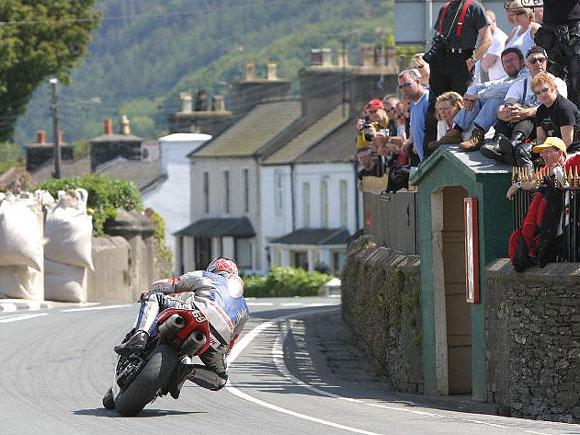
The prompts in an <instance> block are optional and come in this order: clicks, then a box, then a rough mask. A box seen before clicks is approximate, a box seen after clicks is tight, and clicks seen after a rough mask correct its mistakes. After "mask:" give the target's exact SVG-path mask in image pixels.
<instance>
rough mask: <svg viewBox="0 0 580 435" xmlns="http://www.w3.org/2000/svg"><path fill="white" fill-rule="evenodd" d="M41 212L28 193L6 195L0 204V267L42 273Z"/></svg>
mask: <svg viewBox="0 0 580 435" xmlns="http://www.w3.org/2000/svg"><path fill="white" fill-rule="evenodd" d="M42 221H43V215H42V209H41V206H40V204H39V202H38V200H37V199H36V198H35V197H34V196H33V195H32V194H21V195H19V196H14V195H6V196H5V197H4V198H3V199H2V200H1V202H0V266H29V267H32V268H34V269H36V270H38V271H42V265H43V261H44V259H43V246H42V245H43V235H42V233H43V231H42Z"/></svg>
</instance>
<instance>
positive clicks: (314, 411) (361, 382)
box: [0, 298, 580, 435]
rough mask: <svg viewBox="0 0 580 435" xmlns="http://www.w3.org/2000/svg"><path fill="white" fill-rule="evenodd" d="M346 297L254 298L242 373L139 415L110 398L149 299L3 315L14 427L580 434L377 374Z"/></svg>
mask: <svg viewBox="0 0 580 435" xmlns="http://www.w3.org/2000/svg"><path fill="white" fill-rule="evenodd" d="M339 303H340V301H339V300H338V299H333V298H293V299H278V300H274V299H270V300H262V299H259V300H251V301H249V305H250V309H251V311H252V318H251V320H250V321H249V323H248V325H247V327H246V333H245V334H244V335H243V336H242V338H241V339H240V341H239V342H238V344H237V345H236V347H235V348H234V351H233V352H232V354H231V356H230V357H231V370H230V381H231V382H230V383H229V384H228V386H227V387H226V388H225V389H224V390H222V391H219V392H210V391H207V390H204V389H202V388H200V387H197V386H196V385H194V384H191V383H188V384H186V385H185V386H184V388H183V390H182V394H181V397H180V399H179V400H173V399H171V398H170V397H164V398H160V399H158V400H156V401H155V402H154V403H152V404H150V405H148V406H147V407H146V408H145V410H144V411H143V412H142V413H141V414H140V415H139V416H138V417H134V418H124V417H120V416H118V415H117V414H116V413H115V412H113V411H108V410H105V409H103V408H102V405H101V398H102V395H103V394H104V392H105V391H106V390H107V388H108V386H109V384H110V381H111V378H112V372H113V366H114V364H115V355H114V353H113V352H112V347H113V345H114V344H116V343H118V342H119V341H120V340H121V338H122V337H123V336H124V334H125V332H126V330H127V329H128V328H129V327H130V325H131V323H132V321H133V318H134V315H135V314H136V312H137V309H138V306H137V305H136V304H132V305H111V306H108V305H97V306H88V307H78V306H61V307H58V308H53V309H50V310H41V311H36V312H26V313H9V314H4V315H0V343H1V351H0V367H1V370H0V433H2V434H13V433H14V434H15V433H19V434H21V433H24V434H29V433H32V434H53V433H63V434H84V433H87V434H89V433H90V434H95V433H100V434H116V433H182V432H184V431H187V433H199V434H215V433H219V434H288V433H292V434H297V433H307V434H313V433H317V434H318V433H324V434H345V433H361V434H468V433H469V434H473V435H475V434H519V433H521V434H570V433H577V434H580V428H579V427H578V426H575V425H567V424H562V423H550V422H537V421H530V420H522V419H513V418H506V417H499V416H493V415H484V414H473V413H470V412H468V409H467V408H466V409H463V410H462V409H461V407H455V408H456V409H455V410H451V409H449V408H447V409H445V407H442V406H440V402H437V401H436V400H432V399H431V400H430V399H428V398H421V397H417V396H412V397H411V396H403V395H399V394H395V393H392V392H390V391H389V389H388V386H387V385H385V384H383V383H381V382H379V381H377V380H376V379H373V377H372V375H371V374H370V372H369V370H368V369H367V368H366V365H365V364H364V359H361V357H360V356H359V355H358V352H357V350H356V348H355V347H353V346H352V343H351V342H350V341H349V339H348V337H347V336H348V333H347V332H346V331H347V330H346V329H345V327H344V325H342V323H341V321H340V313H339V309H340V307H339Z"/></svg>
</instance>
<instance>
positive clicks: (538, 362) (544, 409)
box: [486, 258, 580, 422]
mask: <svg viewBox="0 0 580 435" xmlns="http://www.w3.org/2000/svg"><path fill="white" fill-rule="evenodd" d="M486 298H487V307H486V346H487V349H486V360H487V361H486V363H487V364H486V366H487V383H488V400H489V401H491V402H494V403H495V404H496V406H497V409H498V412H499V413H500V414H503V415H509V416H513V417H526V418H534V419H543V420H553V421H565V422H579V421H580V264H578V263H554V264H549V265H547V266H546V267H545V268H543V269H538V268H533V269H531V270H529V271H526V272H525V273H521V274H518V273H516V272H514V270H513V267H512V266H511V264H510V262H509V260H508V259H506V258H503V259H499V260H497V261H496V262H495V263H493V264H492V265H490V266H489V267H488V269H487V285H486Z"/></svg>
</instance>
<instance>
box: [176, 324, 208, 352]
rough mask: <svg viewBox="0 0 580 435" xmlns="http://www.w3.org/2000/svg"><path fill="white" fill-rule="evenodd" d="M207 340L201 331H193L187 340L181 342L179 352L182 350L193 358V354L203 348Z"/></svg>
mask: <svg viewBox="0 0 580 435" xmlns="http://www.w3.org/2000/svg"><path fill="white" fill-rule="evenodd" d="M206 341H207V338H206V336H205V334H204V333H203V332H202V331H201V330H199V329H198V330H196V331H193V332H192V333H191V334H190V335H189V337H187V340H185V341H184V342H183V345H182V346H181V350H183V351H184V352H185V353H186V354H188V355H189V356H195V354H196V353H197V352H198V351H199V350H200V349H201V348H202V347H203V345H204V344H205V343H206Z"/></svg>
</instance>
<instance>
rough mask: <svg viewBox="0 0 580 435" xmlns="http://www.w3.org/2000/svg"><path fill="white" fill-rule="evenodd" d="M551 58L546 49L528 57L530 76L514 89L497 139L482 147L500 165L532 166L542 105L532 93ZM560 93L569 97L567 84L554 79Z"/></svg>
mask: <svg viewBox="0 0 580 435" xmlns="http://www.w3.org/2000/svg"><path fill="white" fill-rule="evenodd" d="M547 64H548V56H547V55H546V51H545V50H544V49H543V48H542V47H534V48H532V49H531V50H530V51H528V53H527V54H526V66H527V67H528V72H529V76H528V77H525V78H524V79H523V80H520V81H517V82H515V83H514V84H512V85H511V86H510V89H509V90H508V92H507V94H506V96H505V98H504V101H503V103H502V104H501V105H500V106H499V108H498V110H497V118H498V122H497V123H496V124H495V133H496V134H495V137H494V138H493V140H492V141H490V142H489V143H485V144H483V145H482V147H481V153H482V154H483V155H484V156H486V157H488V158H490V159H494V160H497V161H499V162H503V163H508V164H514V165H515V166H529V161H528V160H529V157H528V156H529V152H530V149H531V147H532V145H531V144H530V143H529V142H530V140H533V139H535V137H536V135H535V133H536V131H535V130H536V125H535V118H536V112H537V110H538V106H539V105H540V101H539V100H538V98H537V97H536V95H535V94H534V92H533V90H532V80H533V78H534V77H535V76H537V75H538V74H540V73H542V72H546V65H547ZM551 77H552V78H553V79H554V83H556V86H557V88H558V93H559V94H560V95H563V96H564V97H565V96H567V95H568V93H567V87H566V83H564V81H563V80H562V79H560V78H558V77H554V76H551Z"/></svg>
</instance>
